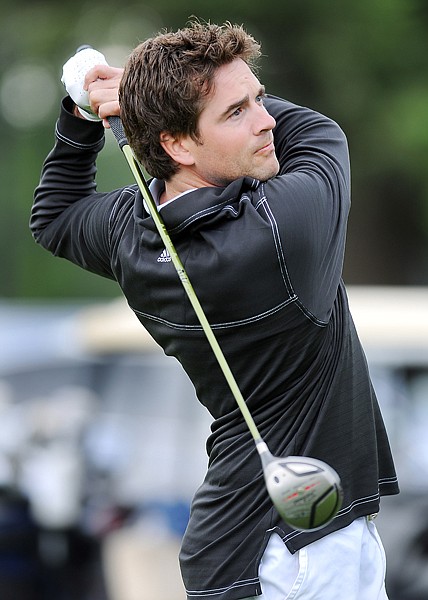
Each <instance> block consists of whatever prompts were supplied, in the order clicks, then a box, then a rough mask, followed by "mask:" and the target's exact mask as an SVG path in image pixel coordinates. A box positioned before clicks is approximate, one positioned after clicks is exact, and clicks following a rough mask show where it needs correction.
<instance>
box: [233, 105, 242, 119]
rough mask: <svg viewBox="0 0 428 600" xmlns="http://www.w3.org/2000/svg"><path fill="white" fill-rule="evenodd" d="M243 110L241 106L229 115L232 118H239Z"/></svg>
mask: <svg viewBox="0 0 428 600" xmlns="http://www.w3.org/2000/svg"><path fill="white" fill-rule="evenodd" d="M242 111H243V108H242V106H240V107H239V108H237V109H236V110H234V111H233V113H232V114H231V116H232V117H239V115H240V114H241V113H242Z"/></svg>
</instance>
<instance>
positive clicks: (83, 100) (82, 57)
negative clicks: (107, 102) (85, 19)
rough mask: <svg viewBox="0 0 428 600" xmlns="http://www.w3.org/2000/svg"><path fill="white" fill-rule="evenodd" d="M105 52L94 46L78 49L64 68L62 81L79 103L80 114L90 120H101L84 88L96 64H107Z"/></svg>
mask: <svg viewBox="0 0 428 600" xmlns="http://www.w3.org/2000/svg"><path fill="white" fill-rule="evenodd" d="M107 64H108V63H107V61H106V59H105V56H104V54H101V52H98V50H94V49H93V48H83V49H82V50H78V51H77V52H76V54H75V55H74V56H72V57H71V58H69V59H68V61H67V62H66V63H65V65H64V66H63V68H62V77H61V81H62V83H63V84H64V86H65V89H66V90H67V93H68V95H69V96H70V97H71V99H72V100H73V102H74V103H75V104H76V105H77V107H78V110H79V112H80V114H81V115H82V116H83V117H85V119H88V120H89V121H101V120H102V119H100V118H99V116H98V115H96V114H95V113H94V112H92V110H91V107H90V105H89V95H88V92H87V91H86V90H84V89H83V84H84V82H85V75H86V73H87V72H88V71H89V70H90V69H92V67H95V65H107Z"/></svg>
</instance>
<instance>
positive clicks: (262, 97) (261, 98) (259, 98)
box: [256, 94, 265, 104]
mask: <svg viewBox="0 0 428 600" xmlns="http://www.w3.org/2000/svg"><path fill="white" fill-rule="evenodd" d="M264 99H265V97H264V96H263V95H262V94H260V95H259V96H256V102H257V104H263V102H264Z"/></svg>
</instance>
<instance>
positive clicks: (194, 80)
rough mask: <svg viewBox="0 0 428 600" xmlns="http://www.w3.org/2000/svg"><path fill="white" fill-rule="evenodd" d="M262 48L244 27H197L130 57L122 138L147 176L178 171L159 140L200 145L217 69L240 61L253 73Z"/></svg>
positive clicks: (161, 37)
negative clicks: (185, 139) (186, 139)
mask: <svg viewBox="0 0 428 600" xmlns="http://www.w3.org/2000/svg"><path fill="white" fill-rule="evenodd" d="M260 55H261V53H260V44H259V43H258V42H257V41H256V40H255V39H254V38H253V37H252V36H251V35H249V34H248V33H247V32H246V31H245V30H244V29H243V27H242V26H239V25H232V24H230V23H225V24H223V25H214V24H210V23H200V22H199V21H195V22H192V23H190V24H189V25H188V26H186V27H185V28H183V29H179V30H178V31H176V32H168V31H164V32H161V33H159V34H158V35H156V36H155V37H153V38H150V39H147V40H146V41H144V42H142V43H141V44H139V45H138V46H137V47H136V48H135V50H133V52H132V53H131V55H130V56H129V59H128V60H127V63H126V65H125V70H124V74H123V77H122V81H121V85H120V89H119V98H120V107H121V118H122V123H123V127H124V130H125V134H126V137H127V139H128V142H129V144H130V146H131V148H132V149H133V151H134V154H135V156H136V157H137V159H138V160H139V161H140V162H141V164H142V165H143V166H144V167H145V169H146V170H147V172H148V173H149V174H150V175H152V176H153V177H156V178H158V179H164V180H169V179H170V178H171V177H172V176H173V175H174V174H175V173H176V172H177V171H178V169H179V165H178V164H177V163H176V162H175V161H174V160H172V159H171V157H170V156H169V155H168V154H167V153H166V152H165V151H164V149H163V148H162V146H161V144H160V134H161V132H163V131H165V132H167V133H170V134H171V135H173V136H179V135H190V136H191V137H192V138H193V139H194V140H195V141H198V119H199V115H200V114H201V112H202V110H203V108H204V102H205V99H206V98H207V96H208V95H209V93H210V91H211V90H212V87H213V82H214V76H215V73H216V70H217V69H218V67H220V66H222V65H224V64H228V63H230V62H232V61H233V60H235V59H236V58H240V59H242V60H244V61H245V62H246V63H247V64H248V66H249V67H250V69H251V70H252V71H255V70H256V67H257V60H258V58H259V57H260Z"/></svg>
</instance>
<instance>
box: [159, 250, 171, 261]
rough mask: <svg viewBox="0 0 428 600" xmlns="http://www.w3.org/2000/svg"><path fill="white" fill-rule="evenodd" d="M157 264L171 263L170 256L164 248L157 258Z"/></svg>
mask: <svg viewBox="0 0 428 600" xmlns="http://www.w3.org/2000/svg"><path fill="white" fill-rule="evenodd" d="M157 262H171V255H170V253H169V252H168V250H167V249H166V248H165V249H164V250H163V251H162V254H161V255H160V256H159V257H158V259H157Z"/></svg>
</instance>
